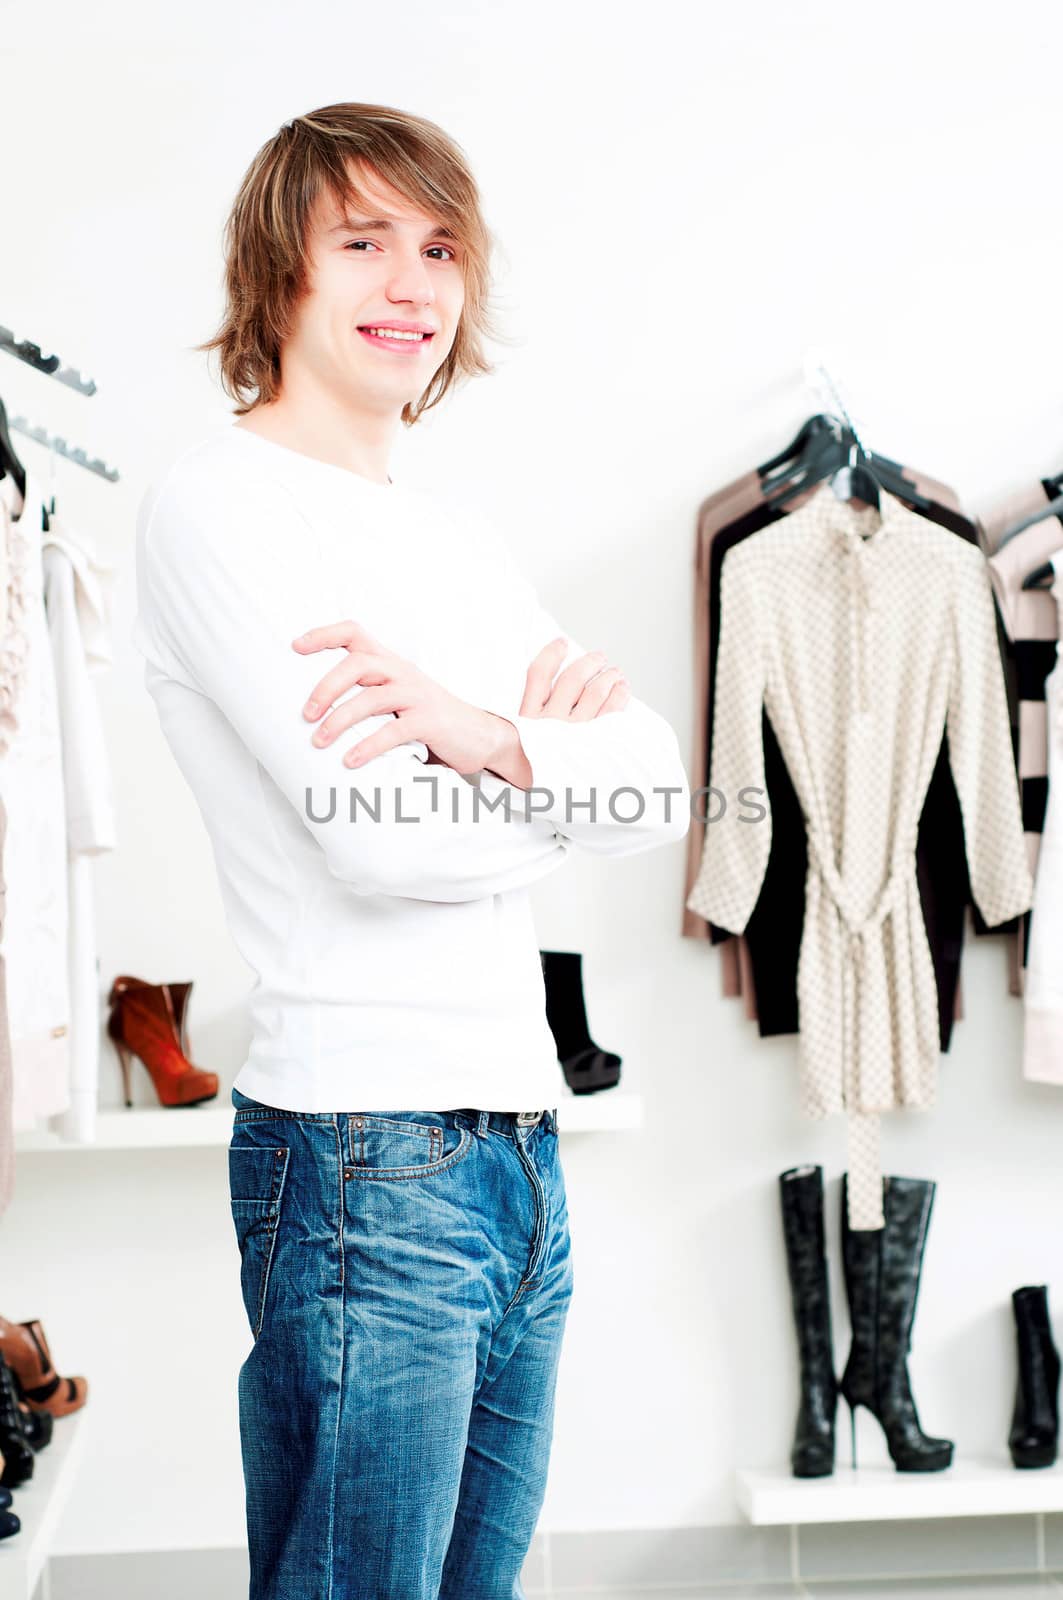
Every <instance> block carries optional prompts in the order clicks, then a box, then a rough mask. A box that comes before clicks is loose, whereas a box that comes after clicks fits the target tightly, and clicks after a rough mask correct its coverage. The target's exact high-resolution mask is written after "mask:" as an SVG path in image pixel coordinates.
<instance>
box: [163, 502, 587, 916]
mask: <svg viewBox="0 0 1063 1600" xmlns="http://www.w3.org/2000/svg"><path fill="white" fill-rule="evenodd" d="M200 476H202V477H203V480H204V481H203V483H200V482H198V480H197V478H196V476H195V475H190V476H182V475H181V474H180V473H178V474H177V476H176V477H175V476H174V475H173V474H171V476H170V477H169V478H168V479H167V480H166V481H164V483H163V484H162V486H161V488H160V489H159V490H158V491H157V492H156V493H154V494H151V495H149V496H147V497H146V498H145V502H144V504H143V505H142V507H141V513H140V518H139V522H138V532H137V597H138V613H137V618H136V622H135V625H134V643H135V644H136V646H137V648H138V649H139V650H140V652H141V654H142V655H144V656H145V657H146V658H147V661H148V663H149V667H148V673H149V681H150V676H151V664H152V663H153V664H154V666H155V668H156V669H160V670H162V671H163V672H164V673H165V674H166V675H168V676H170V677H176V678H178V679H180V680H181V681H183V682H184V683H185V684H186V685H188V686H189V687H191V688H193V689H196V690H198V691H199V692H200V693H202V694H204V695H205V696H207V697H208V698H209V699H210V700H211V701H212V702H213V703H214V704H215V705H217V707H218V708H219V709H220V710H221V711H222V713H223V714H224V715H225V717H226V718H227V720H228V721H229V723H230V724H231V726H232V727H233V729H234V730H235V732H236V733H237V735H238V736H239V737H240V739H242V740H243V742H244V744H245V745H246V747H247V749H248V750H249V751H250V752H251V754H252V755H253V756H254V758H255V759H256V761H257V762H258V763H259V765H260V767H261V768H262V769H263V770H264V771H265V772H266V773H267V774H268V775H269V777H270V778H271V779H272V781H273V782H274V783H275V784H276V786H277V787H278V789H279V790H280V791H281V792H282V793H283V794H284V796H285V797H286V799H287V800H288V801H289V802H290V803H291V805H292V806H294V807H295V809H296V811H297V813H298V815H299V818H300V821H301V822H303V823H304V824H305V825H306V827H307V828H308V829H309V831H310V833H311V834H312V835H313V837H314V838H315V839H316V840H317V842H318V844H319V845H320V846H321V849H322V851H323V852H324V855H325V860H326V863H327V866H328V870H329V871H330V872H331V873H332V874H333V876H334V877H336V878H338V879H340V880H341V881H342V882H344V883H347V884H349V885H350V887H351V889H352V890H353V891H354V893H356V894H363V895H374V894H386V895H399V896H403V897H408V898H410V899H416V900H439V901H465V900H476V899H480V898H482V897H484V896H487V895H492V894H497V893H501V892H503V891H505V890H509V889H515V888H519V887H522V886H524V885H526V884H529V883H532V882H534V881H535V880H537V879H539V878H541V877H543V876H545V875H546V874H547V873H549V872H551V871H553V870H554V869H555V868H556V867H557V866H559V865H560V863H561V861H562V860H563V859H564V858H565V856H566V854H567V852H568V850H569V848H570V847H569V844H568V841H567V840H565V839H563V838H561V837H559V835H558V833H557V831H556V829H555V828H554V827H553V825H552V824H551V823H550V822H548V821H546V820H544V819H541V818H537V817H532V818H531V819H530V820H525V819H524V818H523V816H522V814H520V813H517V814H513V813H512V812H511V813H510V814H509V815H508V816H507V814H506V811H505V808H504V807H499V808H497V809H491V806H490V803H489V802H490V797H487V803H485V797H484V796H482V795H481V794H480V792H479V791H478V789H477V787H476V785H475V784H474V783H471V782H469V781H467V779H466V778H465V777H463V776H462V775H461V774H460V773H457V772H455V771H454V770H453V769H452V768H450V767H447V766H443V765H440V764H436V763H429V762H428V749H427V747H426V746H425V744H424V743H423V742H422V741H420V740H410V741H407V742H405V743H403V744H401V745H398V746H396V747H395V748H394V749H392V750H388V751H385V752H383V753H382V754H380V755H377V756H375V757H373V758H372V759H371V760H370V761H368V762H367V763H366V764H365V765H364V766H362V767H358V768H354V769H351V768H348V767H345V766H344V765H343V756H344V755H345V754H346V752H347V751H348V750H349V749H351V748H352V747H353V746H354V745H355V744H358V743H361V741H362V740H363V739H365V738H367V737H368V736H369V735H370V734H372V733H374V732H375V731H376V730H377V729H378V728H379V727H381V726H383V725H384V724H385V723H386V722H389V721H390V720H391V719H392V717H393V716H394V713H391V712H389V713H385V714H377V715H374V716H371V717H366V718H364V719H363V720H362V721H360V722H357V723H355V724H354V726H353V727H351V728H349V729H347V730H346V731H345V732H344V733H343V734H341V735H340V736H339V737H338V738H337V739H336V740H335V741H334V742H333V743H332V744H331V745H328V746H325V747H324V748H318V747H317V746H315V745H313V744H312V743H311V739H312V736H313V733H314V731H315V728H316V727H317V726H318V724H317V723H311V722H309V721H307V719H306V718H305V717H304V716H303V706H304V704H305V702H306V700H307V699H308V698H309V694H310V690H311V689H312V688H313V686H314V685H315V684H316V683H317V682H318V681H319V680H320V679H321V677H322V676H323V675H324V673H325V672H326V671H328V669H329V668H330V667H331V666H334V665H335V663H336V660H337V658H338V655H339V652H336V651H317V652H315V653H313V654H312V655H309V656H304V655H301V654H299V653H298V652H297V651H295V650H293V648H292V641H293V640H294V639H296V638H297V637H298V636H299V635H300V634H302V633H304V632H306V631H307V630H308V629H309V628H312V627H317V626H321V625H322V624H324V623H328V622H333V621H336V620H337V599H336V592H335V582H334V580H333V581H332V584H331V587H330V583H329V578H328V573H327V565H326V563H325V562H324V560H323V557H322V553H321V548H320V546H319V545H318V544H317V541H316V538H315V531H314V528H313V526H312V524H311V523H310V522H309V521H308V519H306V518H305V517H304V516H303V514H302V512H301V510H300V508H299V506H298V503H297V502H296V501H295V499H294V497H293V496H291V495H290V493H289V491H288V490H286V489H285V488H283V487H282V486H280V485H271V484H269V483H268V482H264V481H263V480H261V479H260V478H258V477H252V476H251V475H248V477H247V480H246V481H244V480H243V479H238V478H237V476H236V475H235V474H230V473H226V474H225V475H224V476H223V475H221V474H210V473H207V474H201V475H200ZM363 692H364V686H363V685H360V684H359V685H355V686H354V687H353V688H352V689H351V690H350V691H349V692H348V693H347V694H344V695H343V696H341V697H340V699H339V700H338V701H337V702H336V703H337V704H343V703H345V702H346V701H347V700H348V699H349V698H350V697H351V696H353V695H357V694H362V693H363ZM332 789H335V805H330V804H329V799H330V790H332ZM353 790H357V791H358V795H359V796H360V797H362V799H360V800H355V801H354V809H355V820H353V821H352V820H351V804H350V800H351V791H353ZM363 802H364V803H363ZM239 803H240V797H239V796H233V804H234V805H239ZM319 818H320V819H323V820H318V819H319Z"/></svg>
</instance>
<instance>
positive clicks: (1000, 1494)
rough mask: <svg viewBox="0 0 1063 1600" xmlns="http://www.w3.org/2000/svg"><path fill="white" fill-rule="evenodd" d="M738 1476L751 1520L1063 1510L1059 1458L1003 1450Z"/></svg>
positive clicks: (876, 1519)
mask: <svg viewBox="0 0 1063 1600" xmlns="http://www.w3.org/2000/svg"><path fill="white" fill-rule="evenodd" d="M735 1483H736V1488H737V1491H738V1503H739V1506H740V1507H741V1509H742V1511H743V1512H744V1513H745V1515H746V1516H747V1517H748V1518H749V1520H750V1522H752V1523H756V1524H766V1523H789V1524H791V1525H792V1524H795V1523H796V1524H800V1523H808V1522H882V1521H891V1520H893V1519H905V1520H910V1521H922V1520H923V1519H925V1518H928V1517H1006V1516H1019V1515H1021V1514H1023V1513H1026V1514H1027V1515H1029V1514H1030V1513H1036V1512H1051V1511H1061V1512H1063V1464H1060V1463H1058V1462H1057V1464H1056V1465H1055V1466H1054V1467H1028V1468H1019V1467H1013V1466H1012V1464H1011V1458H1010V1456H1008V1455H1001V1456H999V1457H982V1458H978V1457H972V1458H970V1459H968V1460H963V1459H957V1460H954V1461H953V1464H952V1466H951V1467H946V1468H945V1470H944V1472H898V1471H897V1469H896V1468H895V1467H894V1466H893V1465H892V1463H889V1464H886V1465H884V1466H870V1467H857V1469H856V1470H855V1471H854V1470H853V1468H852V1467H850V1466H836V1467H835V1470H834V1473H833V1474H832V1475H831V1476H830V1477H827V1478H795V1477H793V1476H792V1474H791V1473H790V1472H789V1470H788V1469H785V1468H780V1469H778V1470H776V1471H774V1472H754V1471H749V1470H744V1469H743V1470H740V1471H739V1472H737V1473H736V1474H735Z"/></svg>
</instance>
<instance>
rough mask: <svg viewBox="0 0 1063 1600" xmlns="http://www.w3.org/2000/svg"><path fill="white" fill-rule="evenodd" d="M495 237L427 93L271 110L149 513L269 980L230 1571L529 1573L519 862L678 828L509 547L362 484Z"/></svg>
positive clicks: (553, 1149)
mask: <svg viewBox="0 0 1063 1600" xmlns="http://www.w3.org/2000/svg"><path fill="white" fill-rule="evenodd" d="M489 240H490V236H489V234H488V232H487V229H486V228H485V226H484V223H483V219H482V217H481V215H480V209H479V198H478V193H477V189H476V185H475V183H474V181H473V179H472V176H471V175H470V173H469V171H468V168H467V166H466V163H465V160H464V157H463V155H462V153H461V151H460V150H459V149H458V147H457V146H456V145H455V144H454V143H453V142H452V141H451V140H450V139H449V138H448V137H447V136H446V135H445V134H444V133H443V132H442V131H441V130H440V129H439V128H437V127H436V126H434V125H433V124H432V123H430V122H426V121H424V120H422V119H419V118H416V117H413V116H409V115H407V114H405V113H402V112H399V111H395V110H392V109H390V108H388V107H382V106H371V105H337V106H329V107H326V108H324V109H322V110H320V111H317V112H314V113H312V114H311V115H309V116H306V117H297V118H296V119H295V120H294V121H293V122H292V123H290V124H288V125H287V126H285V127H284V128H282V129H281V130H280V131H279V133H277V134H276V136H275V137H274V138H273V139H271V140H270V141H269V142H268V143H267V144H266V145H265V146H264V147H263V149H262V150H261V151H260V152H259V154H258V155H257V156H256V158H255V160H254V162H253V163H252V165H251V167H250V169H249V171H248V173H247V175H246V177H245V179H244V182H243V185H242V187H241V189H240V192H239V194H238V196H237V199H236V202H235V205H234V207H233V210H232V214H231V217H230V219H229V224H228V230H227V252H228V263H227V304H226V310H225V316H224V320H223V324H222V327H221V331H220V332H219V334H218V336H217V337H216V338H215V339H214V340H212V341H210V346H208V347H209V348H215V349H217V350H218V351H219V352H220V356H221V365H222V377H223V381H224V384H225V387H226V389H227V392H229V393H230V394H231V395H232V397H233V398H234V399H236V400H237V401H238V402H239V404H238V406H237V417H238V420H237V422H236V423H235V424H225V425H224V426H223V427H221V428H218V429H215V430H214V431H213V432H212V433H211V434H210V436H209V437H207V438H205V439H203V440H201V441H199V442H198V443H197V444H195V445H194V446H192V448H191V449H188V450H186V451H184V452H183V453H182V454H181V455H180V456H179V457H178V459H177V460H176V461H175V462H174V463H173V464H172V465H171V466H170V467H169V469H168V470H167V471H166V472H165V473H164V474H162V475H161V476H160V478H159V479H158V480H157V481H156V482H155V483H154V484H153V485H152V486H151V488H150V489H149V491H148V493H147V495H146V496H145V499H144V502H143V505H142V508H141V514H140V518H139V522H138V532H137V580H138V602H139V609H138V615H137V622H136V641H137V645H138V648H140V649H141V651H142V652H143V654H144V656H145V658H146V663H147V664H146V680H145V681H146V683H147V686H148V689H149V691H150V693H151V694H152V696H153V698H154V700H155V703H156V706H157V708H158V711H159V715H160V719H161V722H162V726H163V729H164V732H165V735H166V737H167V739H168V741H169V743H170V745H171V747H172V749H173V752H174V755H175V757H176V759H177V761H178V763H179V765H180V767H181V769H182V771H183V773H184V774H185V776H186V778H187V779H188V782H189V783H190V785H191V787H192V789H193V792H194V793H195V795H196V798H197V800H198V802H199V805H200V808H201V810H202V813H203V817H204V821H205V823H206V826H207V829H208V832H209V834H210V838H211V842H212V846H213V849H214V852H215V859H216V864H217V869H218V873H219V878H220V883H221V888H222V893H223V896H224V901H225V906H226V911H227V916H228V920H229V923H230V927H231V929H232V932H233V934H234V937H235V939H236V941H237V943H238V945H239V947H240V950H241V952H242V953H243V955H244V956H245V958H246V960H247V961H248V962H249V964H250V965H251V966H252V968H253V969H254V970H255V973H256V981H255V985H254V988H253V990H252V995H251V1012H252V1021H253V1037H252V1043H251V1048H250V1053H249V1056H248V1059H247V1061H246V1062H245V1063H244V1065H243V1066H242V1067H241V1069H240V1071H239V1073H238V1074H237V1077H236V1082H235V1087H234V1089H233V1094H232V1099H233V1105H234V1107H235V1111H234V1122H233V1137H232V1143H231V1145H230V1152H229V1177H230V1193H231V1201H232V1215H233V1221H234V1224H235V1228H236V1234H237V1240H238V1242H239V1246H240V1252H241V1286H242V1291H243V1297H244V1303H245V1306H246V1308H247V1314H248V1319H249V1322H250V1326H251V1332H252V1335H253V1341H254V1342H253V1345H252V1348H251V1350H250V1352H249V1354H248V1357H247V1359H246V1361H245V1362H244V1364H243V1366H242V1367H241V1369H240V1376H239V1399H240V1430H241V1445H242V1452H243V1463H244V1474H245V1480H246V1490H247V1502H246V1503H247V1522H248V1540H249V1546H250V1557H251V1591H250V1592H251V1600H292V1597H295V1596H298V1597H299V1600H326V1597H328V1600H436V1597H437V1596H440V1597H445V1600H458V1597H461V1600H472V1597H476V1600H502V1597H503V1596H505V1597H507V1600H509V1597H512V1596H519V1595H521V1593H522V1590H521V1587H520V1578H519V1574H520V1570H521V1566H522V1564H523V1561H524V1559H525V1556H526V1553H527V1550H528V1546H529V1543H530V1541H531V1537H532V1534H533V1532H534V1528H535V1524H536V1519H537V1516H538V1513H539V1509H540V1507H541V1504H542V1498H543V1493H544V1487H545V1481H546V1471H547V1463H548V1457H549V1448H550V1439H551V1432H552V1421H553V1405H554V1389H555V1377H556V1370H557V1362H558V1357H559V1353H560V1347H561V1338H562V1332H563V1328H564V1323H565V1317H566V1313H567V1309H568V1304H569V1300H570V1297H571V1293H572V1265H571V1256H570V1246H569V1232H568V1213H567V1209H566V1204H565V1189H564V1181H563V1176H562V1171H561V1166H560V1162H559V1158H558V1149H557V1118H556V1109H555V1110H544V1109H542V1108H543V1107H544V1106H546V1107H548V1106H550V1104H551V1102H552V1101H553V1100H556V1099H557V1089H558V1087H559V1085H558V1061H557V1052H556V1048H555V1046H554V1043H553V1038H552V1035H551V1034H550V1031H549V1027H548V1025H547V1022H546V1016H545V1005H544V989H543V977H542V970H541V966H540V962H539V956H538V950H537V941H536V935H535V928H534V923H533V921H532V917H531V911H530V904H529V898H528V888H529V886H530V885H531V884H532V883H534V882H536V881H538V880H539V879H540V878H542V877H544V876H545V875H546V874H547V873H549V872H551V871H553V870H555V868H556V867H558V866H559V865H560V864H561V862H562V861H563V860H564V858H565V856H566V855H567V854H568V852H569V851H570V850H571V849H573V848H581V849H586V850H590V851H594V852H596V853H598V854H601V855H617V856H619V855H626V854H631V853H633V852H635V851H640V850H646V849H651V848H654V847H656V846H658V845H662V844H666V843H668V842H669V841H676V840H679V839H681V838H682V837H683V836H684V835H685V833H686V831H687V828H688V826H689V814H690V806H689V798H690V797H689V791H688V788H687V780H686V775H685V773H684V771H683V767H682V763H681V760H680V757H679V752H678V747H677V741H676V738H675V734H674V733H673V731H672V729H671V728H670V727H669V725H668V724H667V723H666V722H665V721H664V720H663V719H662V718H661V717H659V716H658V715H657V714H656V713H655V712H653V711H652V710H651V709H650V708H649V707H648V706H646V705H644V704H643V703H642V702H641V701H639V700H638V699H636V698H635V697H634V696H632V694H631V691H630V687H629V686H628V685H627V684H626V682H625V681H624V680H623V675H622V674H621V673H620V672H619V671H618V669H616V668H615V667H612V666H610V665H609V664H608V663H607V662H606V661H605V659H604V657H603V656H602V655H601V654H600V653H594V654H593V655H588V654H587V653H585V652H584V651H583V650H582V649H581V648H580V647H579V646H577V645H575V644H574V643H573V642H571V641H566V639H565V638H563V637H559V634H560V629H559V627H558V625H557V623H556V622H555V621H554V619H553V618H552V617H550V616H549V615H548V613H546V612H545V611H543V610H542V608H541V607H540V605H539V603H538V600H537V598H536V596H535V593H534V590H533V589H532V587H531V585H530V584H529V583H528V582H527V581H526V580H525V579H524V578H523V576H522V575H521V574H520V573H519V572H518V571H517V569H516V567H515V565H514V563H513V561H512V559H511V558H510V557H509V555H508V553H507V552H506V550H505V547H504V545H503V544H502V542H501V541H500V540H499V539H497V537H494V536H492V535H491V533H490V532H489V530H487V529H486V528H484V527H481V526H477V525H476V524H475V523H473V522H470V521H469V520H467V519H465V518H458V517H456V516H453V515H448V514H447V513H446V512H445V511H444V509H443V507H442V506H441V505H439V504H437V503H436V502H435V500H434V499H433V498H432V497H431V496H428V495H426V494H424V493H423V492H421V491H415V490H413V489H409V488H406V487H404V486H403V485H401V484H396V483H395V482H394V481H393V480H392V479H391V477H390V476H389V473H388V458H389V452H390V449H391V445H392V442H393V439H394V436H395V433H396V430H397V428H398V425H399V423H400V421H401V422H403V423H405V424H406V425H407V426H412V425H413V424H414V423H415V422H416V421H417V419H418V417H419V416H420V415H421V414H422V412H423V411H425V410H426V409H427V408H428V407H429V406H430V405H434V404H437V403H438V402H439V400H440V399H442V397H443V395H444V394H445V393H446V392H447V391H448V390H449V389H450V388H451V387H452V386H453V385H454V384H455V383H457V382H458V381H460V380H462V379H463V378H467V377H468V376H471V375H473V374H475V373H477V372H486V371H489V370H490V367H489V365H488V363H487V362H486V360H485V358H484V356H483V352H482V349H481V345H480V339H481V336H482V334H483V332H484V330H485V328H486V325H487V316H486V309H485V306H486V298H487V293H488V289H489V273H488V246H489ZM337 619H338V620H337ZM322 652H330V653H329V654H324V655H323V654H322ZM352 769H353V770H352ZM344 780H346V781H344ZM625 819H630V820H625ZM350 1107H356V1108H357V1109H356V1110H351V1109H348V1108H350ZM425 1107H429V1108H431V1109H425Z"/></svg>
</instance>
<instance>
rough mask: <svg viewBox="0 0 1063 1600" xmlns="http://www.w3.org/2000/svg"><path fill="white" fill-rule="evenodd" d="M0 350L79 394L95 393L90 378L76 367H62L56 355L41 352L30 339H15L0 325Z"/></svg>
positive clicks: (93, 384) (94, 387) (94, 386)
mask: <svg viewBox="0 0 1063 1600" xmlns="http://www.w3.org/2000/svg"><path fill="white" fill-rule="evenodd" d="M0 350H3V351H5V352H6V353H7V354H8V355H9V356H14V357H15V359H16V360H17V361H24V362H25V363H26V365H27V366H30V367H32V368H33V369H34V371H35V372H43V373H44V374H45V376H46V377H49V378H54V379H55V380H56V382H57V383H65V384H66V386H67V387H68V388H69V389H76V390H77V391H78V393H79V394H95V393H96V384H95V381H94V380H93V379H92V378H89V377H87V376H86V375H85V373H83V372H79V371H78V370H77V368H76V367H64V366H63V365H62V363H61V361H60V359H59V357H58V356H57V355H50V356H46V355H44V354H42V352H41V347H40V345H39V344H34V343H33V341H32V339H16V338H15V335H14V334H13V333H12V332H11V329H10V328H4V327H0Z"/></svg>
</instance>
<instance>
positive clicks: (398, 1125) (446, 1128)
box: [347, 1111, 473, 1181]
mask: <svg viewBox="0 0 1063 1600" xmlns="http://www.w3.org/2000/svg"><path fill="white" fill-rule="evenodd" d="M347 1131H348V1140H349V1146H350V1151H349V1160H350V1167H351V1172H352V1174H353V1176H354V1177H355V1178H363V1179H376V1180H378V1181H379V1180H381V1179H384V1180H387V1179H406V1178H429V1177H432V1176H434V1175H435V1174H436V1173H437V1172H446V1171H448V1170H449V1168H451V1167H454V1166H457V1164H458V1162H459V1161H462V1160H464V1158H465V1157H466V1156H467V1155H468V1153H469V1151H470V1150H471V1149H472V1145H473V1136H472V1133H471V1131H470V1130H469V1128H467V1127H465V1126H463V1125H462V1124H461V1123H458V1122H456V1121H454V1120H453V1119H450V1118H448V1117H447V1116H433V1114H432V1113H431V1112H430V1111H413V1112H410V1113H409V1115H408V1116H403V1115H401V1114H399V1113H396V1114H395V1115H393V1116H387V1115H384V1114H382V1113H379V1112H378V1113H375V1114H372V1113H370V1112H367V1111H358V1112H352V1113H351V1114H350V1116H349V1117H348V1119H347Z"/></svg>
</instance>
